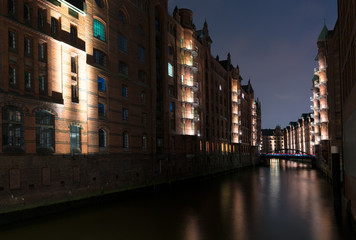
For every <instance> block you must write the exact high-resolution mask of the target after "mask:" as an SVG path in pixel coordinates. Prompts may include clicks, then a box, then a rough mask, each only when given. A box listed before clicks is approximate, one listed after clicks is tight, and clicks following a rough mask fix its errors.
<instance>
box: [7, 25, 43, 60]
mask: <svg viewBox="0 0 356 240" xmlns="http://www.w3.org/2000/svg"><path fill="white" fill-rule="evenodd" d="M32 42H33V40H32V38H30V37H25V38H24V54H25V56H27V57H31V56H32V54H33V43H32ZM8 43H9V44H8V45H9V49H10V51H13V52H16V51H17V49H18V44H17V35H16V33H15V32H13V31H9V39H8ZM46 51H47V44H46V43H39V44H38V59H39V60H40V61H46V59H47V58H46V55H47V53H46Z"/></svg>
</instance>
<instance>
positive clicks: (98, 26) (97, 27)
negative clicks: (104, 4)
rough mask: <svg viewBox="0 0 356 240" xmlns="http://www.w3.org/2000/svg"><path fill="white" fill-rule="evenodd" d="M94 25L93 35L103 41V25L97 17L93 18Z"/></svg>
mask: <svg viewBox="0 0 356 240" xmlns="http://www.w3.org/2000/svg"><path fill="white" fill-rule="evenodd" d="M93 21H94V22H93V23H94V25H93V28H94V37H95V38H97V39H100V40H101V41H105V25H104V23H102V22H101V21H99V20H98V19H95V18H94V20H93Z"/></svg>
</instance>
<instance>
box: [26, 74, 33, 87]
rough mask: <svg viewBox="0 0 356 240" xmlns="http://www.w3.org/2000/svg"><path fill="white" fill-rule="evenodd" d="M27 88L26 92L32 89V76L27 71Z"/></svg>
mask: <svg viewBox="0 0 356 240" xmlns="http://www.w3.org/2000/svg"><path fill="white" fill-rule="evenodd" d="M25 88H26V90H30V89H31V88H32V74H31V72H28V71H25Z"/></svg>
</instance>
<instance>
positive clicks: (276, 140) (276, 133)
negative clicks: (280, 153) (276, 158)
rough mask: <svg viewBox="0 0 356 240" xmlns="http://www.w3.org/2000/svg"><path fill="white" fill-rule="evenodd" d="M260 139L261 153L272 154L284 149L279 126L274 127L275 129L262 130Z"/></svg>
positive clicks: (282, 135) (283, 137)
mask: <svg viewBox="0 0 356 240" xmlns="http://www.w3.org/2000/svg"><path fill="white" fill-rule="evenodd" d="M262 139H263V142H262V146H263V147H262V151H263V153H273V152H274V151H276V150H279V149H284V148H285V147H284V142H285V136H284V134H283V131H282V129H281V127H280V126H276V128H275V129H262Z"/></svg>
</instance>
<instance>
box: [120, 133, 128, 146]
mask: <svg viewBox="0 0 356 240" xmlns="http://www.w3.org/2000/svg"><path fill="white" fill-rule="evenodd" d="M122 145H123V148H124V150H129V134H128V133H127V132H124V133H123V135H122Z"/></svg>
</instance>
